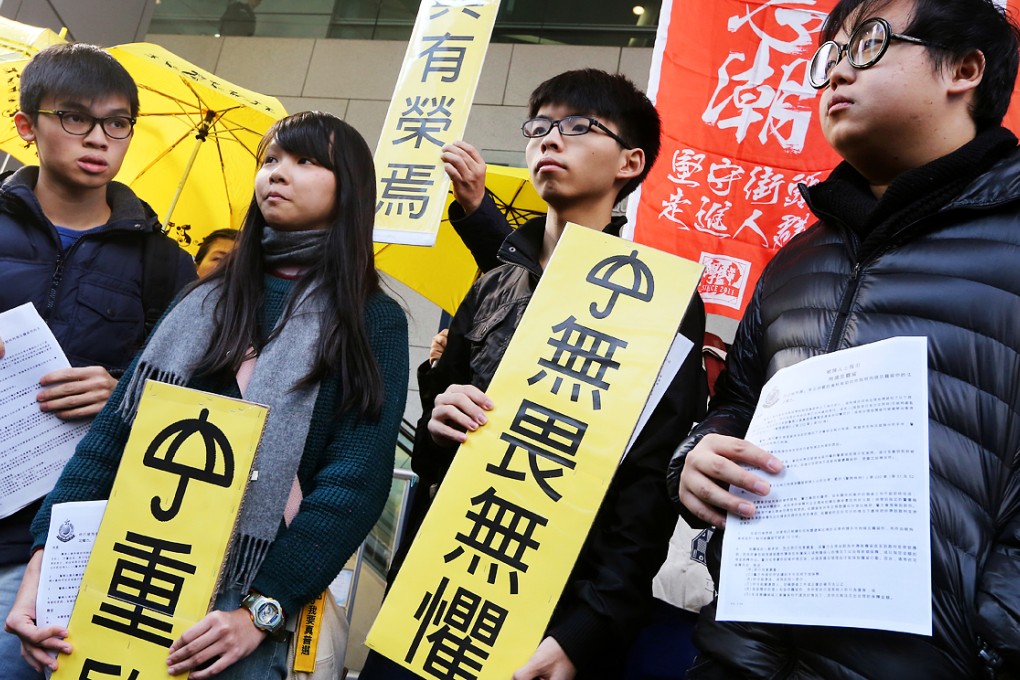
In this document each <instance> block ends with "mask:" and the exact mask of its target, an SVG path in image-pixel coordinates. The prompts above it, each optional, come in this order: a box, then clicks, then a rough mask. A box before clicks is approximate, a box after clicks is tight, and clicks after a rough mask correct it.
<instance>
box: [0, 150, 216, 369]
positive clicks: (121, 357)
mask: <svg viewBox="0 0 1020 680" xmlns="http://www.w3.org/2000/svg"><path fill="white" fill-rule="evenodd" d="M37 177H38V168H35V167H26V168H22V169H20V170H18V171H17V172H16V173H14V175H13V176H11V177H10V179H8V180H7V182H5V183H4V185H3V186H2V187H0V312H3V311H7V310H8V309H11V308H13V307H17V306H18V305H21V304H24V303H26V302H32V303H34V304H35V306H36V309H38V310H39V314H41V315H42V317H43V319H45V320H46V323H47V324H48V325H49V327H50V328H51V329H52V330H53V334H54V335H55V336H56V338H57V342H59V343H60V346H61V348H63V350H64V353H65V354H66V355H67V359H68V361H70V362H71V365H72V366H103V367H104V368H106V369H107V370H110V371H111V372H114V373H115V374H119V373H120V372H121V371H123V370H124V369H125V368H127V365H128V364H129V363H130V362H131V359H132V358H134V355H135V353H136V352H137V351H138V349H139V348H140V347H141V345H142V342H144V340H145V314H144V310H143V309H142V278H143V277H142V269H143V267H142V260H143V258H142V249H143V245H144V242H145V240H146V239H147V238H149V237H150V235H151V234H153V233H154V232H156V231H157V230H158V229H159V228H160V227H159V220H157V219H156V215H155V213H154V212H153V211H152V208H150V207H149V206H148V204H146V203H144V202H143V201H141V200H140V199H139V198H138V197H137V196H135V194H134V192H132V191H131V189H129V188H128V187H126V186H124V185H123V184H119V183H117V182H112V183H110V185H109V188H108V189H107V200H108V202H109V203H110V207H111V209H112V213H111V215H110V221H109V222H107V223H106V224H105V225H103V226H102V227H101V228H100V229H98V230H96V231H93V232H89V233H87V234H84V235H83V236H82V237H81V238H80V239H79V240H78V242H77V243H75V244H74V245H73V246H71V248H70V249H69V250H68V251H67V252H66V253H65V252H63V250H62V249H61V246H60V237H59V236H58V235H57V230H56V229H55V228H54V226H53V224H52V223H51V222H50V220H49V219H47V217H46V216H45V215H44V214H43V212H42V208H41V207H40V206H39V201H38V200H36V197H35V194H34V193H33V191H32V189H33V187H34V186H35V182H36V179H37ZM195 278H196V275H195V265H194V262H193V261H192V259H191V257H190V256H189V255H188V254H187V253H185V252H184V251H183V250H181V251H179V262H178V263H177V281H176V286H175V290H180V289H181V288H183V287H184V286H185V285H186V284H187V283H189V282H191V281H193V280H194V279H195Z"/></svg>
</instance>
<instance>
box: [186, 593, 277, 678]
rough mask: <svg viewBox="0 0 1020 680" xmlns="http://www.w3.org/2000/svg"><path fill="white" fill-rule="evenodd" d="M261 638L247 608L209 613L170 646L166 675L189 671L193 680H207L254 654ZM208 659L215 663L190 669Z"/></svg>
mask: <svg viewBox="0 0 1020 680" xmlns="http://www.w3.org/2000/svg"><path fill="white" fill-rule="evenodd" d="M265 638H266V633H265V632H263V631H261V630H259V629H258V628H256V627H255V624H254V623H252V620H251V614H249V613H248V610H247V609H235V610H234V611H229V612H221V611H213V612H209V613H208V614H206V615H205V616H204V617H203V618H202V620H201V621H199V622H198V623H196V624H195V625H194V626H192V627H191V628H189V629H187V630H186V631H184V633H183V634H181V637H180V638H178V639H177V640H176V641H175V642H174V643H173V644H172V645H170V656H169V657H168V658H167V660H166V662H167V665H168V666H169V667H170V668H169V669H168V671H169V673H170V675H181V674H182V673H186V672H188V671H191V677H192V678H194V680H202V678H211V677H212V676H214V675H216V674H218V673H221V672H222V671H224V670H225V669H227V668H229V667H230V666H232V665H233V664H235V663H237V662H238V661H240V660H241V659H243V658H244V657H246V656H248V655H249V654H251V653H252V652H254V651H255V648H256V647H258V646H259V644H261V642H262V641H263V640H264V639H265ZM216 657H219V658H218V659H217V658H216ZM210 659H216V661H215V663H213V664H212V665H210V666H209V667H208V668H203V669H202V670H200V671H196V670H194V669H195V668H197V667H198V666H201V665H202V664H204V663H206V662H207V661H209V660H210Z"/></svg>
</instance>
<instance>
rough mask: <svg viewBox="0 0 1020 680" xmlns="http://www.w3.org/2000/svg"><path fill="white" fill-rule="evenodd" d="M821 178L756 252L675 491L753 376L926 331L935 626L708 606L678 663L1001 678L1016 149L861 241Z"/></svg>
mask: <svg viewBox="0 0 1020 680" xmlns="http://www.w3.org/2000/svg"><path fill="white" fill-rule="evenodd" d="M837 172H838V171H837ZM819 186H821V185H819ZM816 189H817V187H813V188H812V189H811V190H808V191H807V192H806V196H807V198H808V200H809V203H812V209H813V210H814V211H815V213H816V215H818V217H819V218H820V222H819V223H818V224H816V225H815V226H814V227H812V228H811V229H809V230H808V231H806V232H805V233H803V234H801V235H800V236H798V237H797V238H796V239H795V240H793V241H791V242H790V243H789V244H788V245H787V247H785V248H784V249H783V250H781V251H780V252H779V253H778V254H777V255H776V257H775V258H774V259H773V261H772V262H771V263H770V264H769V266H768V267H767V268H766V271H765V273H764V274H763V276H762V278H761V280H760V281H759V284H758V287H757V289H756V291H755V293H754V297H753V298H752V300H751V302H750V304H749V306H748V308H747V312H746V314H745V316H744V319H743V321H742V322H741V325H740V328H739V329H738V331H737V337H736V338H735V341H734V345H733V348H732V351H731V352H730V354H729V363H728V371H727V377H726V378H725V380H724V385H723V386H722V387H721V392H720V394H719V395H718V396H717V399H716V400H715V401H714V402H713V404H712V408H711V409H710V412H709V415H708V417H707V418H706V419H705V420H704V421H703V422H702V423H701V424H700V425H699V426H698V427H697V428H696V429H695V430H694V431H693V432H692V434H691V436H690V437H689V438H688V439H687V440H686V441H685V443H684V445H683V446H682V447H681V449H680V450H679V451H678V454H677V456H676V458H674V461H673V463H672V464H671V471H670V485H671V488H672V493H673V495H674V497H675V495H676V482H677V474H678V472H679V470H680V469H682V466H683V460H684V455H685V454H686V452H687V451H689V450H690V449H691V448H692V447H693V446H694V444H695V443H696V442H697V441H698V440H699V439H700V438H701V437H702V436H704V435H705V434H707V433H713V432H715V433H722V434H726V435H731V436H736V437H742V436H743V435H744V433H745V431H746V429H747V425H748V423H749V422H750V419H751V415H752V413H753V410H754V407H755V404H756V403H757V400H758V395H759V393H760V390H761V388H762V385H763V384H764V383H765V382H766V381H767V380H768V379H769V378H770V377H771V376H772V375H773V374H774V373H776V371H778V370H779V369H781V368H783V367H785V366H790V365H792V364H795V363H797V362H799V361H802V360H803V359H806V358H808V357H811V356H814V355H818V354H822V353H826V352H832V351H835V350H840V349H845V348H848V347H854V346H858V345H863V344H866V343H870V342H875V341H878V340H882V339H885V338H889V337H893V336H904V335H915V336H917V335H924V336H927V337H928V340H929V342H928V367H929V369H928V381H929V391H930V399H929V419H930V428H929V433H930V452H931V547H932V607H933V613H932V615H933V636H932V637H924V636H917V635H908V634H900V633H890V632H883V631H871V630H858V629H850V628H823V627H810V626H780V625H763V624H735V623H719V622H716V621H715V620H714V609H713V607H712V606H710V607H709V608H707V609H706V611H705V612H703V615H702V619H701V624H700V626H699V631H698V636H697V640H696V642H697V645H698V647H699V649H700V650H701V651H702V656H701V657H700V659H699V663H698V664H696V666H695V668H694V669H692V671H691V673H690V675H689V676H688V677H689V678H745V677H747V678H752V677H753V678H839V679H851V678H852V679H858V678H895V679H896V680H905V679H907V678H919V679H920V678H924V679H925V680H938V679H942V678H983V677H1000V678H1006V677H1013V675H1014V674H1016V673H1017V672H1018V670H1017V669H1020V476H1018V475H1017V473H1016V466H1017V457H1018V454H1020V418H1018V412H1020V152H1017V151H1015V150H1014V151H1013V152H1012V153H1009V154H1008V155H1007V157H1006V158H1005V159H1004V160H1001V161H1000V162H998V163H997V164H995V165H994V166H992V167H991V169H990V170H988V171H987V172H985V173H984V174H982V175H981V176H979V177H978V179H977V180H976V181H974V182H973V183H971V184H970V185H969V186H968V187H967V188H966V189H964V190H963V191H962V193H960V194H959V195H958V196H957V197H956V198H955V199H952V200H951V201H950V202H949V203H948V204H947V205H944V206H943V207H942V208H940V209H939V210H938V211H937V212H934V213H932V214H929V215H928V216H926V217H921V218H913V217H911V216H908V217H907V218H906V219H902V220H900V221H899V223H898V225H897V226H896V227H895V228H894V229H889V230H888V232H886V233H884V234H882V235H881V238H878V239H875V238H871V237H868V238H867V239H866V240H865V241H864V242H863V243H862V242H861V241H860V239H859V238H858V236H857V234H856V233H855V232H854V231H853V230H851V229H849V228H847V227H846V226H845V225H844V224H843V223H842V221H841V220H840V219H839V217H838V216H837V215H834V214H826V212H825V211H824V210H820V209H819V207H818V206H817V205H816V204H814V203H813V202H812V198H811V197H812V194H814V192H815V190H816ZM688 519H692V518H688ZM720 534H721V532H716V535H715V540H713V546H712V548H713V549H714V550H713V552H714V553H715V555H716V557H718V553H719V550H720V548H721V543H722V541H721V538H720ZM717 564H718V563H717V562H716V566H717ZM710 566H711V565H710ZM715 575H716V577H717V576H718V572H717V571H716V572H715Z"/></svg>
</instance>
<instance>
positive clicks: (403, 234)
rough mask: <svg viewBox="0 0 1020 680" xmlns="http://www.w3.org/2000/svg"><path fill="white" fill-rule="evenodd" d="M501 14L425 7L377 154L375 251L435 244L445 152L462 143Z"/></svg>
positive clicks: (472, 5) (456, 2)
mask: <svg viewBox="0 0 1020 680" xmlns="http://www.w3.org/2000/svg"><path fill="white" fill-rule="evenodd" d="M498 10H499V0H422V2H421V5H420V6H419V8H418V17H417V19H416V20H415V23H414V32H413V33H412V34H411V41H410V43H408V46H407V52H406V53H405V54H404V63H403V66H401V68H400V75H399V76H398V78H397V85H396V87H395V88H394V92H393V99H391V100H390V107H389V110H388V111H387V112H386V122H385V123H384V124H383V130H382V135H381V136H380V138H379V146H377V147H376V150H375V174H376V178H377V179H376V195H377V197H378V202H377V203H376V211H375V212H376V216H375V232H374V234H373V240H375V241H376V242H377V243H401V244H405V245H416V246H431V245H432V244H434V243H435V241H436V232H437V231H438V230H439V222H440V220H441V219H442V217H443V210H444V209H445V203H446V194H447V191H448V190H449V186H450V179H449V177H447V175H446V172H445V171H444V170H443V164H442V162H441V161H440V159H439V152H440V149H441V148H442V146H443V145H444V144H447V143H449V142H453V141H456V140H458V139H460V138H462V137H463V136H464V130H465V128H466V127H467V118H468V112H469V111H470V110H471V102H472V101H473V100H474V97H475V88H476V87H477V86H478V78H479V76H480V75H481V72H482V62H483V61H484V60H485V52H486V51H487V50H488V48H489V38H490V37H491V36H492V26H493V24H495V22H496V12H497V11H498Z"/></svg>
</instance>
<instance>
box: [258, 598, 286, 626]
mask: <svg viewBox="0 0 1020 680" xmlns="http://www.w3.org/2000/svg"><path fill="white" fill-rule="evenodd" d="M281 618H282V616H281V612H280V606H279V605H278V604H276V603H275V602H270V601H268V600H263V601H262V602H260V603H259V605H258V607H257V608H256V609H255V622H256V623H258V624H259V625H260V626H263V627H265V628H275V627H276V626H277V625H278V624H279V623H280V619H281Z"/></svg>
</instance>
